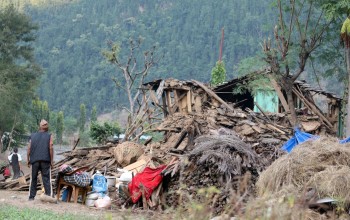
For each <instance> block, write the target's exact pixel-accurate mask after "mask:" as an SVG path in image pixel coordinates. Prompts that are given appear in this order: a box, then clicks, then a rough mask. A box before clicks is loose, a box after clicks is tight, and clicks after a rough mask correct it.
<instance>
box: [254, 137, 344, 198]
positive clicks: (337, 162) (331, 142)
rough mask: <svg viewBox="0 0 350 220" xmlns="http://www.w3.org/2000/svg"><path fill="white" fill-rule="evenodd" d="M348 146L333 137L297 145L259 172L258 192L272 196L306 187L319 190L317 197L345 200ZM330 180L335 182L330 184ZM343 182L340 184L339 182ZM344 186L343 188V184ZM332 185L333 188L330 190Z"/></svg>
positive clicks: (300, 190)
mask: <svg viewBox="0 0 350 220" xmlns="http://www.w3.org/2000/svg"><path fill="white" fill-rule="evenodd" d="M348 166H350V147H349V145H347V144H339V143H338V140H337V139H335V138H325V137H324V138H320V139H318V140H314V141H307V142H304V143H303V144H301V145H298V146H297V147H296V148H295V149H293V151H292V152H291V153H290V154H287V155H284V156H282V157H281V158H279V159H278V160H276V161H275V162H274V163H272V164H271V166H269V167H268V168H267V169H266V170H265V171H264V172H262V173H261V175H260V177H259V180H258V182H257V183H256V187H257V193H258V195H260V196H262V195H264V194H273V193H276V192H278V191H280V190H281V189H282V188H283V187H284V186H287V185H291V186H294V187H295V189H296V190H297V191H298V192H299V193H300V192H302V191H303V190H304V189H305V188H307V187H314V188H316V189H318V190H319V193H320V196H332V195H333V196H337V197H338V196H339V197H342V198H348V196H349V193H348V192H346V190H347V188H348V187H347V186H348V185H349V183H350V182H349V180H350V179H349V178H350V176H349V175H350V172H349V171H347V170H349V169H348V168H347V167H348ZM331 180H333V181H334V182H330V181H331ZM342 181H343V182H342ZM344 184H345V185H344ZM330 185H333V187H329V186H330Z"/></svg>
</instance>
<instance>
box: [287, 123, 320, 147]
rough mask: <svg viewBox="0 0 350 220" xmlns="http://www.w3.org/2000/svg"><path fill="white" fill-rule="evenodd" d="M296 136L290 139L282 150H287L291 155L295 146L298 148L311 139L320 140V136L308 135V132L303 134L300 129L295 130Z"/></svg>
mask: <svg viewBox="0 0 350 220" xmlns="http://www.w3.org/2000/svg"><path fill="white" fill-rule="evenodd" d="M294 131H295V132H294V136H293V137H292V138H291V139H289V140H288V141H287V142H286V143H285V144H284V145H283V146H282V147H281V149H282V150H285V151H287V152H288V153H290V152H291V151H292V150H293V148H294V147H295V146H297V145H298V144H301V143H303V142H305V141H307V140H309V139H311V138H312V139H317V138H319V137H318V136H315V135H312V134H309V133H306V132H302V131H300V129H299V128H295V129H294Z"/></svg>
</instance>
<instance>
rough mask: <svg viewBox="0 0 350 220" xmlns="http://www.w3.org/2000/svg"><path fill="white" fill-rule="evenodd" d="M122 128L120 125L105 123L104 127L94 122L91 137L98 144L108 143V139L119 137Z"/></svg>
mask: <svg viewBox="0 0 350 220" xmlns="http://www.w3.org/2000/svg"><path fill="white" fill-rule="evenodd" d="M120 131H121V128H120V126H119V124H118V123H115V124H110V123H107V122H105V123H104V124H103V125H100V124H98V123H97V122H93V123H92V124H91V127H90V137H91V138H92V139H93V140H95V141H96V142H97V143H106V141H107V139H108V138H109V137H110V136H113V135H119V134H120Z"/></svg>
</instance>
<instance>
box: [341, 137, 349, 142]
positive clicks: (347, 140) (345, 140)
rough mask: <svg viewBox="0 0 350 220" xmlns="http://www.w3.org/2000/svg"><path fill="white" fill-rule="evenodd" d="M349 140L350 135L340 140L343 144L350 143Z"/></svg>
mask: <svg viewBox="0 0 350 220" xmlns="http://www.w3.org/2000/svg"><path fill="white" fill-rule="evenodd" d="M349 142H350V137H348V138H346V139H344V140H340V141H339V143H341V144H345V143H349Z"/></svg>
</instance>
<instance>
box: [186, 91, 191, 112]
mask: <svg viewBox="0 0 350 220" xmlns="http://www.w3.org/2000/svg"><path fill="white" fill-rule="evenodd" d="M187 111H188V113H191V112H192V98H191V91H188V92H187Z"/></svg>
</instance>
